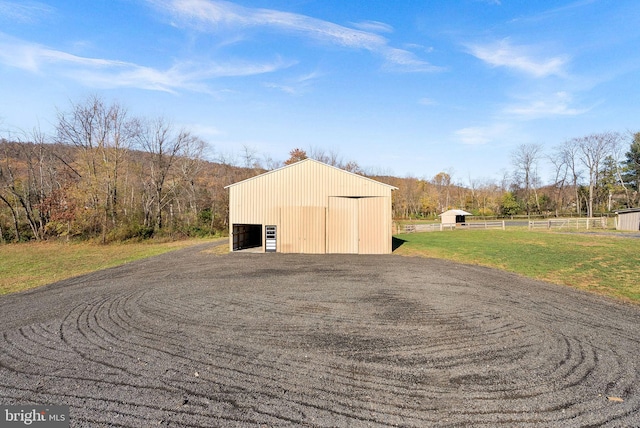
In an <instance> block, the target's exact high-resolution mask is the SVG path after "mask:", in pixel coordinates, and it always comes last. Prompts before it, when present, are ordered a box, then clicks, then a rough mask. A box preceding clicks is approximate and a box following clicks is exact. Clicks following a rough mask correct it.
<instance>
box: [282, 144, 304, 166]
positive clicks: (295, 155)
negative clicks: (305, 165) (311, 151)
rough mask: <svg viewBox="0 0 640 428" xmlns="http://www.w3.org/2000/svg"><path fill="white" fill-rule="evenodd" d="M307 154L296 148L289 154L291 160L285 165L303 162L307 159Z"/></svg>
mask: <svg viewBox="0 0 640 428" xmlns="http://www.w3.org/2000/svg"><path fill="white" fill-rule="evenodd" d="M307 157H308V156H307V152H305V151H304V150H302V149H298V148H295V149H293V150H291V151H290V152H289V159H287V160H286V161H284V164H285V165H291V164H293V163H296V162H300V161H301V160H305V159H307Z"/></svg>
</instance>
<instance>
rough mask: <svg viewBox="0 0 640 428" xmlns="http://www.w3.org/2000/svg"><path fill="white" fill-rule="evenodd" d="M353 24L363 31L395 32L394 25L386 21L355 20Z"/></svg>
mask: <svg viewBox="0 0 640 428" xmlns="http://www.w3.org/2000/svg"><path fill="white" fill-rule="evenodd" d="M353 26H354V27H356V28H357V29H359V30H362V31H370V32H372V33H393V27H392V26H391V25H389V24H385V23H384V22H378V21H363V22H354V23H353Z"/></svg>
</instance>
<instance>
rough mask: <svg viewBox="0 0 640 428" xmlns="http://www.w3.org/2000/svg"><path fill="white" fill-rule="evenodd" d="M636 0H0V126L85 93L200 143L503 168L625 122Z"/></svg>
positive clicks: (393, 169) (631, 116)
mask: <svg viewBox="0 0 640 428" xmlns="http://www.w3.org/2000/svg"><path fill="white" fill-rule="evenodd" d="M639 71H640V3H638V2H637V0H578V1H554V0H546V1H544V2H538V1H527V0H520V1H510V0H460V1H454V0H431V1H423V0H398V1H389V0H349V1H344V0H287V1H285V0H253V1H248V0H242V1H241V0H238V1H215V0H110V1H80V0H76V1H64V0H56V1H53V0H51V1H29V0H0V128H1V129H2V130H3V131H4V134H5V135H6V133H7V132H9V131H11V132H17V131H18V130H20V129H22V130H30V129H31V128H32V127H33V126H35V125H39V126H40V127H41V128H42V130H44V131H46V132H52V130H53V127H54V125H55V120H56V111H57V109H58V110H62V111H65V110H68V109H69V105H70V102H78V101H81V100H83V99H85V98H86V97H88V96H89V95H93V94H98V95H100V96H101V97H103V98H104V99H105V100H107V101H117V102H119V103H121V104H123V105H124V106H126V107H127V108H128V109H129V111H130V113H131V114H134V115H140V116H146V117H156V116H164V117H166V118H169V119H171V120H172V121H173V123H174V124H176V125H177V126H185V127H187V128H189V129H191V130H192V131H193V132H194V133H196V134H197V135H199V136H201V137H202V138H203V139H204V140H205V141H207V142H208V143H209V144H210V146H211V149H210V153H211V156H212V157H213V156H216V155H217V154H224V155H225V156H227V157H228V156H229V155H232V154H239V153H240V152H241V151H242V150H243V148H244V147H247V148H250V149H251V150H255V151H256V152H257V153H259V154H260V155H261V156H262V155H265V156H269V157H271V158H273V159H276V160H285V159H286V158H287V157H288V153H289V151H290V150H291V149H293V148H295V147H301V148H303V149H308V148H316V149H323V150H326V151H334V152H338V153H339V154H340V155H341V156H342V158H343V159H344V160H355V161H356V162H358V163H359V164H360V165H361V166H362V167H365V168H367V169H369V170H371V171H374V172H375V171H377V172H386V173H392V174H395V175H398V176H414V177H418V178H431V177H433V176H434V175H435V174H437V173H438V172H440V171H449V172H452V173H453V176H454V180H455V181H458V182H465V181H468V179H469V177H472V178H473V179H474V180H477V179H485V178H498V177H501V176H502V175H503V173H504V171H505V170H508V169H510V168H511V166H510V153H511V152H512V151H513V150H514V148H515V147H517V146H519V145H520V144H529V143H536V144H541V145H543V146H544V147H545V148H546V149H549V150H550V149H551V148H552V147H553V146H555V145H558V144H560V143H562V142H563V141H565V140H566V139H569V138H572V137H579V136H583V135H587V134H589V133H593V132H604V131H619V132H626V131H627V130H631V131H637V130H639V129H640V121H639V118H640V114H639V113H640V103H639V102H638V101H639V100H640V85H639V83H640V79H639V77H640V73H639Z"/></svg>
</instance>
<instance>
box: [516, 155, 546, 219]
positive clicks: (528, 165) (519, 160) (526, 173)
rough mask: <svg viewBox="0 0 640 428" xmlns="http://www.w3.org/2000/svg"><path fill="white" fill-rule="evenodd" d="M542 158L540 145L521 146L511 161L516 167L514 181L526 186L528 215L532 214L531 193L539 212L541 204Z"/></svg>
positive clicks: (525, 199)
mask: <svg viewBox="0 0 640 428" xmlns="http://www.w3.org/2000/svg"><path fill="white" fill-rule="evenodd" d="M541 156H542V147H541V146H540V145H539V144H521V145H520V146H518V147H517V148H516V150H515V151H514V152H513V153H512V154H511V161H512V164H513V167H514V179H515V182H516V183H519V184H520V185H522V186H524V201H525V209H526V210H527V215H529V214H530V212H531V191H532V190H533V194H534V199H535V204H536V207H537V208H538V211H540V202H539V200H538V192H537V188H536V187H537V186H536V184H537V182H538V176H537V175H538V170H537V166H538V161H539V160H540V158H541Z"/></svg>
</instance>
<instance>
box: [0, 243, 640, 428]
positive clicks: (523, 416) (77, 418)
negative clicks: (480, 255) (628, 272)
mask: <svg viewBox="0 0 640 428" xmlns="http://www.w3.org/2000/svg"><path fill="white" fill-rule="evenodd" d="M209 246H210V245H209ZM203 249H204V247H202V246H200V247H193V248H189V249H186V250H181V251H178V252H174V253H170V254H165V255H162V256H158V257H154V258H151V259H147V260H143V261H139V262H135V263H131V264H128V265H125V266H122V267H119V268H113V269H108V270H105V271H101V272H97V273H94V274H91V275H86V276H83V277H79V278H75V279H72V280H67V281H62V282H59V283H56V284H52V285H49V286H46V287H43V288H40V289H36V290H33V291H30V292H25V293H20V294H15V295H9V296H3V297H0V323H1V324H0V331H1V332H2V335H1V336H0V403H2V404H48V405H52V404H66V405H70V406H71V426H91V427H93V426H118V427H119V426H126V427H146V426H195V427H215V426H268V427H272V426H300V425H303V426H326V427H336V426H340V427H342V426H349V427H358V426H373V427H377V426H407V427H425V426H436V427H437V426H443V427H444V426H474V427H479V426H486V427H493V426H499V425H503V426H531V427H534V426H535V427H539V426H554V427H556V426H568V427H579V426H580V427H586V426H611V427H627V426H640V374H639V373H640V330H639V328H640V308H638V307H635V306H631V305H625V304H620V303H615V302H613V301H611V300H608V299H605V298H601V297H597V296H593V295H588V294H585V293H582V292H580V291H576V290H572V289H569V288H566V287H558V286H554V285H549V284H546V283H542V282H536V281H531V280H527V279H523V278H521V277H518V276H515V275H511V274H507V273H503V272H500V271H496V270H492V269H486V268H481V267H476V266H466V265H460V264H455V263H451V262H447V261H441V260H431V259H422V258H408V257H400V256H395V255H390V256H340V255H331V256H314V255H285V254H229V255H222V256H219V255H218V256H216V255H213V254H207V253H203V252H202V250H203Z"/></svg>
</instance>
